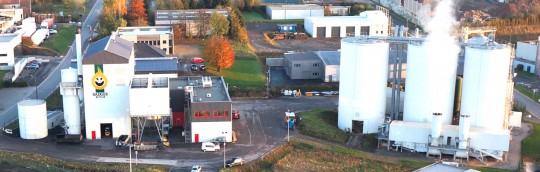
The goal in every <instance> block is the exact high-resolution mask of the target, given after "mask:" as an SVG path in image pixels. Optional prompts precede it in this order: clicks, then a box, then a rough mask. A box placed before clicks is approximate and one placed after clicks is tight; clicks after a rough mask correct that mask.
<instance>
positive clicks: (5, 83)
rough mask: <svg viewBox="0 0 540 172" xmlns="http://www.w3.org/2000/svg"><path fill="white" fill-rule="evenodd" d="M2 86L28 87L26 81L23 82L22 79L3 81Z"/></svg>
mask: <svg viewBox="0 0 540 172" xmlns="http://www.w3.org/2000/svg"><path fill="white" fill-rule="evenodd" d="M4 87H6V88H9V87H28V83H27V82H24V81H15V82H10V81H4Z"/></svg>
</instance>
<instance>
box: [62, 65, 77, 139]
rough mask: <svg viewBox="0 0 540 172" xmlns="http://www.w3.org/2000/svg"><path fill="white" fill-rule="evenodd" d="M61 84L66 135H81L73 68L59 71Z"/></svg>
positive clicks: (75, 76) (75, 79)
mask: <svg viewBox="0 0 540 172" xmlns="http://www.w3.org/2000/svg"><path fill="white" fill-rule="evenodd" d="M61 73H62V75H61V77H62V84H60V87H61V89H60V90H61V92H60V93H61V94H62V101H63V106H64V120H65V124H66V127H67V132H68V133H67V134H81V110H80V105H79V96H78V90H80V88H78V87H77V81H78V76H77V70H76V69H73V68H68V69H63V70H62V71H61Z"/></svg>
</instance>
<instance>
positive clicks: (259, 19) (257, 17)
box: [242, 12, 304, 23]
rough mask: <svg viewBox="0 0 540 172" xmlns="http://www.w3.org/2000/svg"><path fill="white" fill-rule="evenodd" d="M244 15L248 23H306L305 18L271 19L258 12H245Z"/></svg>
mask: <svg viewBox="0 0 540 172" xmlns="http://www.w3.org/2000/svg"><path fill="white" fill-rule="evenodd" d="M242 16H243V17H244V21H245V22H246V23H304V20H303V19H291V20H270V19H268V18H265V17H264V16H263V15H262V14H261V13H258V12H243V13H242Z"/></svg>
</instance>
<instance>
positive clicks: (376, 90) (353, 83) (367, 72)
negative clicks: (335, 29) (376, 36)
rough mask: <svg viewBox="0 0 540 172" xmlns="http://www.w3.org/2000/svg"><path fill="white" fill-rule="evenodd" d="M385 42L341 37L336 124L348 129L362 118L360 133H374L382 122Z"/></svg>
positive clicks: (386, 68) (384, 84)
mask: <svg viewBox="0 0 540 172" xmlns="http://www.w3.org/2000/svg"><path fill="white" fill-rule="evenodd" d="M388 48H389V46H388V43H386V42H381V41H374V40H363V39H361V38H357V37H356V38H355V37H351V38H344V39H342V40H341V62H340V71H341V72H340V76H339V80H340V83H339V106H338V127H339V128H340V129H342V130H349V131H350V130H351V129H353V128H352V121H353V120H355V121H363V128H362V132H363V133H376V132H378V127H379V126H380V125H381V124H382V122H383V121H384V116H385V109H386V107H385V106H386V93H385V89H386V82H387V75H388V51H389V49H388Z"/></svg>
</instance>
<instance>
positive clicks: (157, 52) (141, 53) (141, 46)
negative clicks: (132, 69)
mask: <svg viewBox="0 0 540 172" xmlns="http://www.w3.org/2000/svg"><path fill="white" fill-rule="evenodd" d="M133 46H134V49H135V58H141V57H165V56H166V53H165V51H163V50H162V49H159V48H156V47H154V46H151V45H148V44H145V43H135V44H134V45H133Z"/></svg>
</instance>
